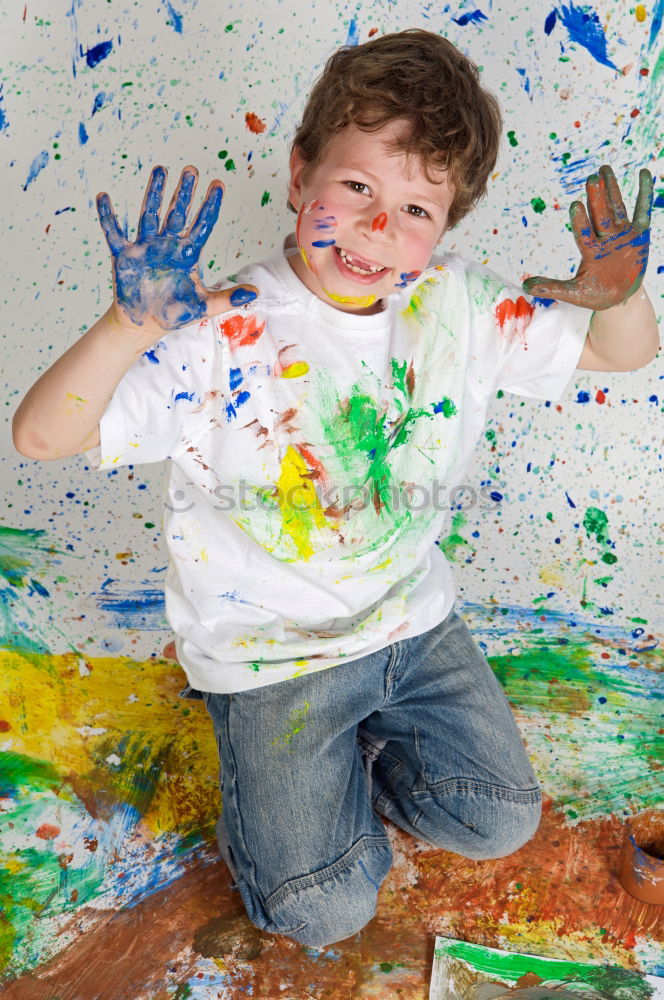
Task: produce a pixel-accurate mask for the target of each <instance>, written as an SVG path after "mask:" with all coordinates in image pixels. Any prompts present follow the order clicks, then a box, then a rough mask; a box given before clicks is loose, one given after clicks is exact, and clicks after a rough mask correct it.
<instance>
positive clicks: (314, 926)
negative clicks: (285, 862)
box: [240, 836, 392, 948]
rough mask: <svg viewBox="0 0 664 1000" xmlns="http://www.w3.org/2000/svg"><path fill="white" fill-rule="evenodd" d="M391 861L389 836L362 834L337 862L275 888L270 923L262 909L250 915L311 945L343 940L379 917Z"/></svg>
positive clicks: (266, 909) (269, 928) (267, 910)
mask: <svg viewBox="0 0 664 1000" xmlns="http://www.w3.org/2000/svg"><path fill="white" fill-rule="evenodd" d="M391 864H392V849H391V847H390V842H389V840H388V839H387V837H386V836H364V837H361V838H360V840H358V841H357V842H356V843H355V844H354V845H353V847H351V849H350V850H349V851H348V852H347V853H346V854H345V855H343V856H342V857H341V858H339V860H338V861H336V862H335V863H334V864H332V865H329V866H327V867H326V868H323V869H321V870H320V871H317V872H313V873H312V874H311V875H305V876H302V877H300V878H295V879H291V880H290V881H289V882H286V883H285V884H284V885H282V886H281V887H280V888H279V889H277V890H276V892H273V893H272V895H271V896H269V897H268V898H267V899H266V900H265V902H264V910H263V912H264V913H265V914H269V923H264V922H263V921H260V920H258V919H256V917H257V912H256V907H252V908H251V910H252V911H253V912H249V916H250V917H251V919H252V920H253V921H254V923H258V925H259V926H262V927H263V929H264V930H267V931H271V932H272V933H276V934H284V935H285V936H286V937H290V938H292V939H293V940H294V941H297V942H299V943H300V944H304V945H309V946H311V947H319V948H320V947H324V946H326V945H329V944H334V943H335V942H336V941H343V940H344V938H348V937H351V936H352V935H353V934H357V932H358V931H360V930H362V928H363V927H364V926H365V924H367V923H368V922H369V921H370V920H371V918H372V917H373V916H374V914H375V912H376V899H377V896H378V890H379V889H380V885H381V883H382V881H383V879H384V878H385V876H386V875H387V873H388V871H389V870H390V866H391ZM240 888H241V889H242V888H243V887H242V886H240ZM243 895H244V893H243ZM247 909H248V911H249V907H247Z"/></svg>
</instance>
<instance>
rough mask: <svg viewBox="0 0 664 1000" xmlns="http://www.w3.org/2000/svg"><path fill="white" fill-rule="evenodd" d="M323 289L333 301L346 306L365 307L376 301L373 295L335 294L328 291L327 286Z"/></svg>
mask: <svg viewBox="0 0 664 1000" xmlns="http://www.w3.org/2000/svg"><path fill="white" fill-rule="evenodd" d="M323 291H324V292H325V294H326V295H327V297H328V298H329V299H332V301H333V302H341V303H342V304H343V305H348V306H357V307H358V309H367V308H368V307H369V306H372V305H373V304H374V302H375V301H376V296H375V295H358V296H356V295H336V294H335V293H334V292H329V291H328V290H327V288H324V289H323Z"/></svg>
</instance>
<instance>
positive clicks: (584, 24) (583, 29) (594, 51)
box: [557, 3, 618, 70]
mask: <svg viewBox="0 0 664 1000" xmlns="http://www.w3.org/2000/svg"><path fill="white" fill-rule="evenodd" d="M557 13H558V17H559V18H560V20H561V21H562V23H563V25H564V26H565V28H566V29H567V33H568V34H569V37H570V41H572V42H577V43H578V44H579V45H582V46H583V48H584V49H587V50H588V52H590V54H591V56H592V57H593V59H596V60H597V62H598V63H601V64H602V65H603V66H608V67H609V69H615V70H617V69H618V67H617V66H616V65H615V63H612V62H611V60H610V59H609V57H608V54H607V51H606V37H605V35H604V30H603V28H602V24H601V21H600V19H599V17H598V16H597V13H596V11H594V10H593V9H592V7H575V6H574V3H571V4H570V5H569V7H566V6H565V4H563V5H562V7H561V9H560V10H559V11H558V12H557Z"/></svg>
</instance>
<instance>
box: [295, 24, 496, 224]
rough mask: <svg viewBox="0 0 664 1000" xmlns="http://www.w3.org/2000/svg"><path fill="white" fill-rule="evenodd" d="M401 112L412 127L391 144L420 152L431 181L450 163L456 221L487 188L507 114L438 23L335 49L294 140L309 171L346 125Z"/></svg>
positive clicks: (369, 125) (374, 122)
mask: <svg viewBox="0 0 664 1000" xmlns="http://www.w3.org/2000/svg"><path fill="white" fill-rule="evenodd" d="M396 119H405V120H407V121H408V122H409V124H410V132H409V133H408V134H405V135H403V136H401V137H399V138H397V139H395V140H394V141H393V142H392V144H391V151H393V152H395V153H396V152H403V153H406V154H407V155H416V156H418V157H419V158H420V160H421V162H422V164H423V169H424V173H425V175H426V177H427V179H428V180H429V181H432V182H435V181H436V178H435V177H433V176H431V173H430V170H431V169H432V168H433V169H439V170H440V169H444V170H446V171H447V173H448V178H449V181H450V183H451V185H452V187H453V190H454V198H453V200H452V204H451V206H450V210H449V215H448V223H447V225H448V228H451V227H452V226H455V225H456V224H457V223H458V222H459V221H460V220H461V219H462V218H463V217H464V216H465V215H467V214H468V212H470V210H471V209H472V208H473V206H474V205H475V204H476V203H477V202H478V201H479V199H480V198H482V197H483V195H484V194H485V193H486V187H487V180H488V178H489V174H490V173H491V171H492V170H493V168H494V166H495V163H496V157H497V155H498V146H499V143H500V133H501V128H502V119H501V114H500V108H499V105H498V102H497V100H496V98H495V97H494V96H493V95H492V94H490V93H489V92H488V91H487V90H484V89H483V88H482V87H481V85H480V76H479V70H478V69H477V66H476V65H475V64H474V63H473V62H471V60H470V59H468V58H467V57H466V56H464V55H463V53H462V52H460V51H459V50H458V49H457V48H455V47H454V45H452V43H451V42H449V41H448V40H447V39H446V38H441V37H440V36H439V35H435V34H434V33H433V32H431V31H423V30H421V29H419V28H409V29H407V30H406V31H399V32H395V33H394V34H390V35H383V36H382V37H381V38H374V39H372V40H371V41H369V42H365V43H364V44H363V45H358V46H355V47H352V48H350V47H345V48H341V49H338V50H337V51H336V52H334V53H333V54H332V55H331V56H330V58H329V59H328V61H327V63H326V64H325V67H324V69H323V72H322V74H321V76H320V77H319V78H318V80H317V81H316V83H315V85H314V87H313V90H312V91H311V94H310V95H309V100H308V101H307V104H306V107H305V109H304V113H303V116H302V122H301V124H300V126H299V128H298V129H297V132H296V133H295V138H294V140H293V144H292V148H295V147H297V148H298V149H299V151H300V154H301V155H302V158H303V159H304V160H305V163H306V166H305V171H304V177H305V179H306V177H307V175H308V174H309V173H310V172H311V170H313V168H314V167H316V166H317V165H318V164H319V163H320V162H321V160H322V159H323V156H324V154H325V149H326V147H327V144H328V142H329V141H330V139H332V138H333V137H334V135H335V134H336V133H338V132H340V131H341V130H342V129H343V128H345V127H346V126H347V125H349V124H354V125H356V126H357V127H358V128H360V129H362V130H363V131H365V132H374V131H377V130H378V129H380V128H382V127H383V126H385V125H387V124H388V123H389V122H392V121H395V120H396ZM388 148H389V147H388ZM291 207H292V206H291Z"/></svg>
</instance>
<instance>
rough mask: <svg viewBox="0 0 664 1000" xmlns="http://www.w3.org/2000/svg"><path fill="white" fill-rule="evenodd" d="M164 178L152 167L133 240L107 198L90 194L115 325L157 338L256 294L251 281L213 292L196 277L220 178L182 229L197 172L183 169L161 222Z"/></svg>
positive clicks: (217, 201)
mask: <svg viewBox="0 0 664 1000" xmlns="http://www.w3.org/2000/svg"><path fill="white" fill-rule="evenodd" d="M166 177H167V171H166V170H165V168H164V167H162V166H157V167H154V168H153V170H152V171H151V173H150V178H149V180H148V184H147V187H146V189H145V196H144V198H143V204H142V206H141V211H140V215H139V220H138V227H137V233H136V240H135V242H133V243H132V242H131V241H130V240H129V237H128V235H127V234H126V233H123V231H122V229H121V228H120V225H119V223H118V220H117V216H116V214H115V212H114V210H113V206H112V204H111V200H110V198H109V196H108V195H107V194H105V193H102V194H100V195H98V196H97V211H98V213H99V221H100V224H101V227H102V230H103V232H104V236H105V237H106V242H107V243H108V246H109V249H110V251H111V255H112V258H113V286H114V292H115V296H114V302H113V306H112V307H111V309H112V311H113V313H114V315H115V318H116V320H117V321H118V322H119V323H120V324H121V325H124V326H128V327H133V328H136V327H138V328H140V332H141V333H142V334H145V333H148V334H152V333H154V334H155V335H157V336H159V335H160V334H161V333H163V332H164V331H168V330H177V329H179V328H180V327H183V326H186V325H187V324H188V323H191V322H194V321H195V320H197V319H202V318H204V317H206V316H212V315H217V314H219V313H223V312H226V311H227V310H228V309H235V308H238V307H239V306H242V305H246V304H247V303H249V302H251V301H253V300H254V299H255V298H256V295H257V289H256V288H254V287H253V286H251V285H247V286H236V287H234V288H228V289H225V290H224V291H213V290H211V289H208V288H206V287H205V286H204V285H203V282H202V280H201V272H200V265H199V258H200V255H201V251H202V249H203V247H204V246H205V244H206V242H207V240H208V239H209V237H210V234H211V232H212V229H213V228H214V225H215V223H216V221H217V219H218V217H219V211H220V208H221V202H222V198H223V185H222V183H221V181H218V180H215V181H212V183H211V184H210V186H209V187H208V190H207V193H206V195H205V198H204V199H203V202H202V204H201V206H200V208H199V210H198V212H197V214H196V216H195V217H194V220H193V222H192V223H191V225H190V226H189V227H188V228H187V218H188V216H189V213H190V209H191V204H192V201H193V197H194V193H195V191H196V184H197V182H198V171H197V170H196V168H195V167H192V166H187V167H185V168H184V170H183V171H182V173H181V175H180V180H179V182H178V184H177V187H176V189H175V192H174V193H173V197H172V199H171V202H170V205H169V207H168V209H167V211H166V213H165V218H164V223H163V226H162V225H161V224H160V214H161V207H162V200H163V195H164V189H165V186H166Z"/></svg>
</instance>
